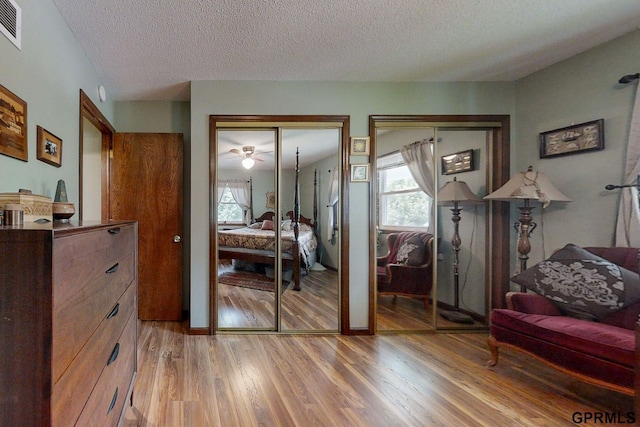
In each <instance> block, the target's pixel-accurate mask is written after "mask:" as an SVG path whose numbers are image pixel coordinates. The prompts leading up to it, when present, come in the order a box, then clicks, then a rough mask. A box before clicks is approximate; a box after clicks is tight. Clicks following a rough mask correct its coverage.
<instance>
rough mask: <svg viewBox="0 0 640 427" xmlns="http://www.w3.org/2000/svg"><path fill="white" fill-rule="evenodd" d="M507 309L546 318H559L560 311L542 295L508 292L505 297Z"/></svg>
mask: <svg viewBox="0 0 640 427" xmlns="http://www.w3.org/2000/svg"><path fill="white" fill-rule="evenodd" d="M505 299H506V301H507V308H509V309H510V310H514V311H519V312H521V313H527V314H544V315H547V316H561V315H562V313H560V310H558V308H557V307H556V306H555V305H553V303H552V302H551V300H549V299H548V298H545V297H543V296H542V295H538V294H532V293H524V292H508V293H507V295H506V296H505Z"/></svg>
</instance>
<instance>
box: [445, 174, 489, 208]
mask: <svg viewBox="0 0 640 427" xmlns="http://www.w3.org/2000/svg"><path fill="white" fill-rule="evenodd" d="M450 202H459V203H460V204H462V205H463V204H466V203H482V202H483V200H482V199H481V198H480V197H478V196H476V195H475V194H474V193H473V191H471V189H470V188H469V186H468V185H467V183H466V182H464V181H458V180H456V179H455V178H453V181H449V182H447V183H446V184H444V186H442V188H441V189H440V191H438V204H441V205H442V204H451V203H450Z"/></svg>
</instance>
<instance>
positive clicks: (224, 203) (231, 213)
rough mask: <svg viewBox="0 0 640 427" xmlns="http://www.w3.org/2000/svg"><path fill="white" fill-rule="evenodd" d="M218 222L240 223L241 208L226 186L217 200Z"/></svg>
mask: <svg viewBox="0 0 640 427" xmlns="http://www.w3.org/2000/svg"><path fill="white" fill-rule="evenodd" d="M218 223H220V224H230V223H238V224H240V223H242V208H241V207H240V205H238V203H237V202H236V200H235V199H234V198H233V195H232V194H231V190H230V189H229V187H228V186H225V189H224V191H223V193H222V198H221V199H220V202H218Z"/></svg>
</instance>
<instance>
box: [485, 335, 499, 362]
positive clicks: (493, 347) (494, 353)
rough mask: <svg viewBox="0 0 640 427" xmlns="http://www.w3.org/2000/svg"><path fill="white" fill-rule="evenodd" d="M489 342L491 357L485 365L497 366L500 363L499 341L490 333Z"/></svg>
mask: <svg viewBox="0 0 640 427" xmlns="http://www.w3.org/2000/svg"><path fill="white" fill-rule="evenodd" d="M487 344H488V345H489V351H490V352H491V359H490V360H489V361H487V363H486V365H485V366H496V365H497V364H498V341H497V340H496V339H495V338H494V337H493V335H489V338H487Z"/></svg>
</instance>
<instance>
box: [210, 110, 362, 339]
mask: <svg viewBox="0 0 640 427" xmlns="http://www.w3.org/2000/svg"><path fill="white" fill-rule="evenodd" d="M218 122H227V123H228V122H235V123H238V124H242V123H246V124H247V125H248V124H259V123H282V124H285V123H318V124H322V123H328V122H334V123H335V122H340V123H342V135H341V144H342V149H341V152H340V169H341V171H342V175H341V176H342V179H341V183H340V187H341V195H342V197H341V198H340V202H339V203H340V213H341V216H340V229H341V233H340V242H338V244H340V245H341V248H342V250H341V251H340V263H341V268H340V309H339V310H340V315H339V317H340V333H341V334H343V335H352V334H357V333H361V332H359V331H358V330H351V329H350V327H349V325H350V321H349V220H348V218H349V203H348V200H349V185H348V184H349V180H348V176H349V133H350V131H349V129H350V128H349V124H350V116H323V115H300V116H297V115H275V116H272V115H211V116H209V236H210V238H209V259H212V258H213V259H216V258H217V256H214V255H215V254H217V252H218V242H217V234H216V229H217V224H215V222H214V215H213V209H214V207H215V204H216V200H215V197H214V194H215V193H214V190H215V185H216V182H215V180H216V174H217V170H216V167H217V162H216V159H217V153H218V141H217V138H216V134H217V132H216V130H217V129H218V125H217V124H218ZM217 268H218V266H217V265H216V263H214V262H210V263H209V335H215V334H216V331H217V324H218V312H217V289H215V283H216V281H215V280H212V279H213V278H214V277H216V276H217V274H218V272H217ZM287 333H290V332H287ZM305 333H308V332H305Z"/></svg>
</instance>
